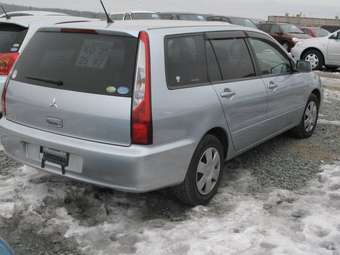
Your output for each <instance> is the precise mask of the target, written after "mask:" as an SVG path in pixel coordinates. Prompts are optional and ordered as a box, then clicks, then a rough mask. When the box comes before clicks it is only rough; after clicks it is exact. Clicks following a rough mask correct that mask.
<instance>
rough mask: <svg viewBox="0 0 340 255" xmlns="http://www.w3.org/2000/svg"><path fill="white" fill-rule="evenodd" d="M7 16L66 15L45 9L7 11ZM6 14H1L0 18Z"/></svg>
mask: <svg viewBox="0 0 340 255" xmlns="http://www.w3.org/2000/svg"><path fill="white" fill-rule="evenodd" d="M7 15H8V16H9V17H20V16H68V15H67V14H65V13H61V12H46V11H15V12H7ZM5 17H6V14H1V15H0V18H5Z"/></svg>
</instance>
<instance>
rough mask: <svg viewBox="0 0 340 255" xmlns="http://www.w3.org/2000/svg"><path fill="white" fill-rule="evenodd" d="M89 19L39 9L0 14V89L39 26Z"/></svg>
mask: <svg viewBox="0 0 340 255" xmlns="http://www.w3.org/2000/svg"><path fill="white" fill-rule="evenodd" d="M91 20H93V19H88V18H83V17H73V16H69V15H66V14H61V13H52V12H40V11H39V12H35V11H25V12H8V13H7V14H3V15H2V16H0V91H2V89H3V87H4V84H5V82H6V80H7V76H8V74H9V72H10V71H11V69H12V67H13V65H14V63H15V61H16V60H17V58H18V57H19V56H20V54H21V52H22V51H23V49H24V48H25V46H26V44H27V43H28V42H29V40H30V39H31V37H32V36H33V35H34V33H35V32H36V31H37V30H38V29H39V28H40V27H41V26H49V25H54V24H63V23H73V22H87V21H91ZM1 112H2V111H1V109H0V113H1Z"/></svg>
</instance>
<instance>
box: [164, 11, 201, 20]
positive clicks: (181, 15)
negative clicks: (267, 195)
mask: <svg viewBox="0 0 340 255" xmlns="http://www.w3.org/2000/svg"><path fill="white" fill-rule="evenodd" d="M158 15H159V16H160V17H161V19H165V20H188V21H190V20H191V21H205V20H206V14H198V13H185V12H159V13H158Z"/></svg>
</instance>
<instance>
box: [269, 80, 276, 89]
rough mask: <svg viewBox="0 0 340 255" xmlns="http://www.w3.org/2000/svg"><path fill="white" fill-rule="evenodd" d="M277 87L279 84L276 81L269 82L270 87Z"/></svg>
mask: <svg viewBox="0 0 340 255" xmlns="http://www.w3.org/2000/svg"><path fill="white" fill-rule="evenodd" d="M277 88H278V85H277V84H276V83H275V82H273V81H271V82H269V85H268V89H271V90H274V89H277Z"/></svg>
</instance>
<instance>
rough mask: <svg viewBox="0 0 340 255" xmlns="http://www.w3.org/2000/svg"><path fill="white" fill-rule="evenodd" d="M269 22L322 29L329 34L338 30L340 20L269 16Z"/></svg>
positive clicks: (300, 16) (298, 16)
mask: <svg viewBox="0 0 340 255" xmlns="http://www.w3.org/2000/svg"><path fill="white" fill-rule="evenodd" d="M268 21H269V22H275V23H290V24H294V25H297V26H301V27H323V28H325V29H327V30H329V31H330V32H333V31H335V30H338V29H340V19H339V18H335V19H326V18H312V17H302V15H297V16H289V15H286V16H269V17H268Z"/></svg>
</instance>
